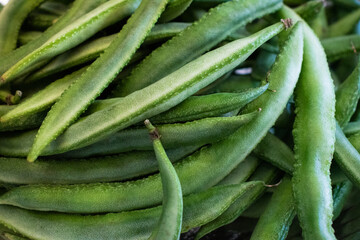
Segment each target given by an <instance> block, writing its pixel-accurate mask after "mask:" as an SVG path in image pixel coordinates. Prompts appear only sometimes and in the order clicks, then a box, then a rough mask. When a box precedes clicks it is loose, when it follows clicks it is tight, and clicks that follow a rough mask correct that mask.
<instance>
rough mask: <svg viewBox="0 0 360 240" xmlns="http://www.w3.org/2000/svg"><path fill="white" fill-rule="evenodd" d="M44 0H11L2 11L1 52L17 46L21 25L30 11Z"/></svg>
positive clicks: (0, 24) (0, 25) (0, 29)
mask: <svg viewBox="0 0 360 240" xmlns="http://www.w3.org/2000/svg"><path fill="white" fill-rule="evenodd" d="M43 1H44V0H32V1H28V0H11V1H9V3H8V4H6V6H5V7H4V9H2V10H1V13H0V54H1V55H3V54H4V53H8V52H11V51H12V50H13V49H15V48H16V42H17V39H18V35H19V31H20V27H21V25H22V23H23V21H24V20H25V18H26V17H27V16H28V15H29V13H30V12H31V11H32V10H34V9H35V8H36V7H37V6H39V5H40V3H42V2H43Z"/></svg>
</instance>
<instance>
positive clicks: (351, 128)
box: [343, 121, 360, 136]
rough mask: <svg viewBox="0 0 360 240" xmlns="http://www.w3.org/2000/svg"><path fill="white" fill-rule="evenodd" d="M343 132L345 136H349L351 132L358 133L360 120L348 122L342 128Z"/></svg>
mask: <svg viewBox="0 0 360 240" xmlns="http://www.w3.org/2000/svg"><path fill="white" fill-rule="evenodd" d="M343 131H344V134H345V135H346V136H350V135H353V134H357V133H360V121H356V122H349V123H348V124H347V125H346V126H345V127H344V128H343Z"/></svg>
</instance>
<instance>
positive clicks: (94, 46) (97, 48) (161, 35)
mask: <svg viewBox="0 0 360 240" xmlns="http://www.w3.org/2000/svg"><path fill="white" fill-rule="evenodd" d="M189 25H190V24H189V23H181V22H172V23H164V24H157V25H155V26H154V27H153V28H152V29H151V32H150V33H149V34H148V35H147V37H146V38H145V40H144V43H143V44H152V43H157V42H159V41H160V42H161V41H164V40H167V39H169V38H171V37H173V36H175V35H176V34H178V33H180V32H181V31H182V30H184V29H185V28H186V27H187V26H189ZM116 36H117V34H113V35H110V36H106V37H102V38H98V39H95V40H93V41H90V42H87V43H85V44H82V45H80V46H78V47H75V48H73V49H71V50H70V51H67V52H65V53H63V54H61V55H59V56H57V57H56V58H54V59H53V60H51V62H49V63H48V64H47V65H46V66H44V67H43V68H42V69H40V70H39V71H37V72H35V73H34V74H32V75H31V76H29V77H28V78H27V79H26V82H31V81H36V80H38V79H41V78H44V77H47V76H49V75H53V74H55V73H58V72H62V71H64V70H66V69H69V68H72V67H75V66H78V65H80V64H84V63H87V62H91V61H93V60H95V59H97V58H98V57H99V56H100V55H101V54H102V53H103V52H104V51H105V49H106V48H107V47H109V45H110V44H111V42H112V41H113V40H114V39H115V38H116ZM140 53H142V54H141V56H140V57H141V58H140V59H142V58H143V57H145V56H146V55H147V54H148V51H145V50H144V49H139V50H138V51H137V53H136V54H137V55H139V54H140ZM134 59H138V57H137V58H135V56H134V57H133V58H132V59H131V61H130V62H129V64H131V63H132V62H134Z"/></svg>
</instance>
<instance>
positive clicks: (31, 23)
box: [24, 13, 59, 31]
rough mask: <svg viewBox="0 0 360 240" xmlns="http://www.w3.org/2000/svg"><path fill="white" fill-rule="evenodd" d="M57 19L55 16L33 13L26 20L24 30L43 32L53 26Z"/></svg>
mask: <svg viewBox="0 0 360 240" xmlns="http://www.w3.org/2000/svg"><path fill="white" fill-rule="evenodd" d="M58 18H59V16H58V15H55V14H49V13H33V14H30V15H29V16H28V17H27V18H26V20H25V22H24V28H25V29H29V30H37V31H44V30H46V29H47V28H49V27H50V26H51V25H53V23H55V22H56V21H57V19H58Z"/></svg>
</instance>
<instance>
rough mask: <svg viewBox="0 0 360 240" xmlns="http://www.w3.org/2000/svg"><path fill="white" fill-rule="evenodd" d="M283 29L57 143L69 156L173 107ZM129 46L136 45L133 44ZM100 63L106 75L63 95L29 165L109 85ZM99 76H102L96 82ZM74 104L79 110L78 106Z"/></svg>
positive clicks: (233, 47)
mask: <svg viewBox="0 0 360 240" xmlns="http://www.w3.org/2000/svg"><path fill="white" fill-rule="evenodd" d="M136 23H137V22H136ZM284 28H285V27H284V25H283V24H282V23H277V24H274V25H271V26H269V27H267V28H265V29H263V30H262V31H260V32H258V33H255V34H253V35H251V36H249V37H247V38H243V39H240V40H237V41H234V42H231V43H228V44H226V45H225V46H222V47H220V48H217V49H215V50H213V51H210V52H208V53H206V54H204V55H203V56H201V57H199V58H198V59H196V60H194V61H192V62H190V63H188V64H187V65H185V66H183V67H182V68H180V69H179V70H177V71H175V72H173V73H172V74H170V75H168V76H166V77H164V78H163V79H161V80H160V81H158V82H156V83H154V84H152V85H151V86H148V87H147V88H145V89H142V90H139V91H136V92H134V93H132V94H131V95H129V96H127V97H125V98H123V100H122V101H119V103H118V104H116V105H111V106H109V107H107V108H105V109H104V110H102V111H98V112H96V113H93V114H90V115H89V116H86V117H84V118H83V119H81V120H80V121H78V122H76V123H75V124H73V125H71V126H70V127H69V128H68V129H67V130H66V131H65V132H64V134H63V135H61V136H59V137H58V138H57V141H58V143H60V144H61V143H66V144H67V146H66V148H63V149H64V150H67V151H69V150H73V149H76V148H80V147H85V146H87V145H90V144H92V143H95V142H97V141H99V140H101V139H104V138H105V137H107V136H109V135H111V134H113V133H115V132H117V131H118V130H121V129H124V128H126V127H128V126H130V125H132V124H134V123H137V122H140V121H143V120H144V119H146V118H150V117H152V116H155V115H157V114H159V113H161V112H164V111H166V110H168V109H170V108H171V107H174V106H175V105H177V104H179V103H180V102H182V101H184V100H185V99H186V98H188V97H189V96H191V95H192V94H194V93H195V92H197V91H198V90H200V89H202V88H203V87H205V86H206V85H208V84H210V83H211V82H213V81H215V80H216V79H218V78H219V77H220V76H222V75H223V74H224V73H226V72H228V71H230V70H231V69H233V68H234V67H235V66H237V65H239V64H240V63H241V62H243V61H244V60H245V59H247V58H248V57H249V56H250V55H251V54H252V53H253V52H254V51H255V50H256V49H257V48H258V47H259V46H261V45H262V44H263V43H264V42H266V41H267V40H269V39H270V38H272V37H274V36H276V35H277V34H278V33H280V32H281V31H282V30H283V29H284ZM126 36H129V35H126ZM131 43H132V44H133V42H131ZM114 47H116V45H114ZM120 49H122V48H120ZM108 50H109V52H108V53H109V54H108V55H110V56H113V52H114V50H112V49H110V48H108ZM117 50H118V48H117ZM128 50H129V49H127V51H128ZM103 56H104V55H103ZM99 60H100V58H99V59H98V60H97V62H98V63H97V66H99V67H100V68H101V69H102V70H103V71H105V73H103V72H102V71H96V70H97V69H96V68H98V67H96V68H92V70H89V69H88V70H87V72H86V73H84V75H82V77H81V78H80V80H81V84H76V85H72V88H69V89H68V90H67V91H66V92H65V93H64V94H63V95H62V98H61V99H62V100H61V99H60V100H59V101H58V102H57V103H56V104H55V105H54V106H53V107H52V110H51V111H50V113H49V114H48V116H47V118H46V119H45V120H44V122H43V125H42V127H41V128H40V130H39V133H38V134H37V138H36V140H35V142H34V145H33V148H32V151H31V152H30V154H29V156H28V160H29V161H34V160H35V159H36V157H37V156H38V155H39V154H41V152H42V150H44V148H45V147H46V146H47V145H48V144H49V143H50V142H51V140H53V138H54V137H56V136H57V135H58V134H59V130H60V129H62V128H64V127H66V124H67V123H69V122H68V121H66V118H67V119H68V120H69V119H73V118H74V117H76V115H75V114H76V112H75V110H78V111H80V110H81V107H82V106H85V107H86V106H88V105H89V103H90V102H89V101H88V100H89V98H90V96H91V94H89V92H91V90H93V91H96V90H97V88H98V87H99V79H105V77H104V74H110V73H109V66H107V65H104V64H103V61H101V60H100V61H99ZM95 71H96V72H95ZM90 73H92V74H90ZM95 73H96V74H99V76H98V77H96V76H97V75H95ZM101 73H102V74H101ZM189 73H190V74H189ZM87 75H90V76H89V78H85V77H86V76H87ZM89 79H92V80H93V81H96V83H94V84H95V86H93V85H92V84H90V85H89ZM77 83H79V81H77ZM81 86H82V87H81ZM85 90H87V91H85ZM83 91H85V92H86V93H87V96H88V97H84V95H83V94H81V93H82V92H83ZM75 97H76V98H78V99H75ZM74 102H76V103H77V104H75V105H74ZM70 106H71V107H70ZM256 110H258V109H255V111H256ZM51 112H54V113H51ZM54 124H55V125H54ZM92 126H93V127H92ZM84 128H85V129H84ZM70 135H71V136H70Z"/></svg>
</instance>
